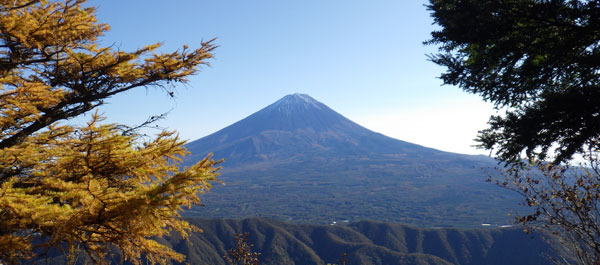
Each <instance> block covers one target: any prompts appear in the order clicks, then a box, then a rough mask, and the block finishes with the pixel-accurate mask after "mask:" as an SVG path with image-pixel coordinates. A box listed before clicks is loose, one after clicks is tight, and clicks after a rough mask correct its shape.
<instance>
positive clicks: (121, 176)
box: [0, 0, 218, 264]
mask: <svg viewBox="0 0 600 265" xmlns="http://www.w3.org/2000/svg"><path fill="white" fill-rule="evenodd" d="M84 2H85V1H84V0H64V1H43V0H39V1H38V0H0V250H1V251H0V263H18V262H20V261H22V260H23V259H27V258H31V257H33V256H34V255H35V250H37V249H45V248H57V247H58V248H61V249H66V250H67V251H68V253H70V256H73V255H76V254H77V253H79V252H81V251H83V252H84V253H86V254H87V255H88V256H89V257H90V258H91V260H92V261H94V262H96V263H105V262H106V260H105V257H106V254H107V252H108V251H109V250H110V249H114V248H116V249H118V250H120V251H121V253H122V255H123V258H124V259H126V260H128V261H130V262H132V263H134V264H139V263H140V262H141V260H142V258H143V259H144V260H147V261H149V262H150V263H163V264H164V263H167V262H169V261H170V260H182V259H183V256H182V255H180V254H178V253H175V252H174V251H173V250H171V249H170V248H168V247H166V246H163V245H161V244H159V243H158V242H157V241H155V240H154V239H155V238H157V237H160V236H163V235H165V234H168V233H171V232H179V233H181V234H182V235H183V236H185V235H187V233H189V232H190V231H193V230H194V229H196V228H194V227H192V226H191V225H190V224H188V223H187V222H185V221H184V220H182V219H181V218H180V212H181V210H182V208H183V207H189V206H191V205H193V204H197V203H200V198H199V197H198V194H200V193H203V192H205V191H207V190H208V189H209V188H210V187H211V185H210V182H211V181H214V180H216V176H217V171H218V166H217V163H218V162H215V161H213V160H212V159H211V158H210V157H208V158H206V159H204V160H202V161H200V162H198V163H197V164H195V165H193V166H190V167H188V168H185V169H182V168H181V167H180V164H179V162H181V158H182V156H184V155H185V154H186V151H185V149H184V147H183V144H184V142H183V141H181V140H179V139H178V137H177V136H176V134H175V133H173V132H162V133H160V134H159V135H157V136H156V137H155V138H153V139H148V138H143V137H141V136H140V135H138V134H136V133H131V131H127V132H126V131H124V129H123V126H120V125H118V124H105V123H102V120H103V119H102V117H101V116H99V115H97V114H93V115H92V118H91V121H89V122H88V123H87V124H85V125H81V126H75V125H64V124H61V123H60V121H61V120H66V119H69V118H73V117H76V116H79V115H81V114H84V113H86V112H89V111H91V110H92V109H94V108H95V107H97V106H100V105H102V104H103V103H104V101H105V100H106V99H107V98H109V97H111V96H112V95H115V94H117V93H121V92H124V91H127V90H130V89H134V88H139V87H151V86H157V87H160V88H163V89H165V90H167V92H169V89H171V86H169V84H172V83H181V82H186V77H187V76H189V75H192V74H194V73H196V72H197V70H198V67H199V66H201V65H203V64H206V60H207V59H210V58H211V57H212V55H211V51H212V50H213V49H214V46H213V45H212V43H211V41H208V42H204V43H202V44H201V46H200V48H198V49H189V48H188V47H183V48H182V49H181V50H178V51H175V52H172V53H163V54H156V53H152V52H153V50H156V49H157V48H158V47H159V45H158V44H153V45H149V46H146V47H144V48H141V49H139V50H136V51H133V52H124V51H119V50H114V49H112V48H111V47H101V46H99V45H98V42H97V39H98V37H100V36H101V35H102V33H103V32H105V31H106V30H108V28H109V27H108V25H106V24H101V23H98V22H97V21H96V18H95V16H94V9H93V8H87V7H84V6H83V4H84Z"/></svg>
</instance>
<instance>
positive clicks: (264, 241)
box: [29, 218, 564, 265]
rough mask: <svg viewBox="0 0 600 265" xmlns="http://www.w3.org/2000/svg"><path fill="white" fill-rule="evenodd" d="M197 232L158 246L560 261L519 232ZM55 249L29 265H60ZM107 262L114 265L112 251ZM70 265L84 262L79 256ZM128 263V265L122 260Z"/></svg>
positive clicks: (446, 262) (270, 224) (193, 259)
mask: <svg viewBox="0 0 600 265" xmlns="http://www.w3.org/2000/svg"><path fill="white" fill-rule="evenodd" d="M188 221H190V223H192V224H194V225H196V226H197V227H199V228H201V229H202V230H203V232H196V233H191V234H190V235H189V237H188V238H187V239H182V238H181V237H179V236H172V237H166V238H164V239H161V243H163V244H165V245H168V246H170V247H171V248H173V249H175V250H176V251H178V252H179V253H182V254H185V255H186V258H187V259H186V261H185V262H184V263H183V264H199V265H204V264H206V265H226V264H227V263H226V262H225V260H224V259H223V256H224V255H226V253H227V250H228V249H231V248H234V247H235V246H234V244H235V239H234V236H235V234H239V233H248V235H249V237H248V241H249V243H251V244H253V245H254V246H253V251H256V252H260V253H261V255H260V264H262V265H294V264H296V265H325V264H329V263H338V261H339V259H340V257H341V256H342V254H344V253H346V254H347V257H348V265H451V264H452V265H506V264H511V265H532V264H536V265H537V264H553V263H552V262H551V259H552V258H555V257H558V255H561V256H564V255H563V254H562V252H561V251H560V249H557V248H555V247H554V246H559V245H560V244H556V243H555V241H554V240H552V238H551V237H549V236H545V235H541V234H525V233H523V232H522V231H521V229H519V228H505V229H423V228H416V227H412V226H407V225H400V224H393V223H384V222H374V221H361V222H355V223H349V224H346V225H305V224H291V223H285V222H279V221H274V220H267V219H262V218H250V219H244V220H232V219H225V220H224V219H219V220H216V219H195V218H192V219H188ZM59 253H60V252H52V253H51V254H50V256H41V257H40V258H39V259H37V261H34V262H30V263H29V264H40V265H41V264H65V262H64V261H65V259H64V256H61V255H60V254H59ZM113 254H114V255H112V256H111V257H112V262H111V264H121V261H120V258H119V255H118V252H116V251H115V252H114V253H113ZM77 261H78V263H77V264H85V262H86V259H85V258H84V257H83V256H82V257H79V258H78V259H77ZM126 264H128V263H126Z"/></svg>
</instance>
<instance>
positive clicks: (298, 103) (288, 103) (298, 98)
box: [271, 93, 324, 110]
mask: <svg viewBox="0 0 600 265" xmlns="http://www.w3.org/2000/svg"><path fill="white" fill-rule="evenodd" d="M323 106H324V105H323V103H321V102H319V101H317V100H315V99H314V98H312V97H311V96H309V95H307V94H300V93H295V94H290V95H287V96H285V97H283V98H282V99H280V100H278V101H277V102H275V103H273V105H271V107H274V108H277V109H279V110H286V109H288V110H289V109H298V108H304V109H308V108H316V109H319V110H320V109H323Z"/></svg>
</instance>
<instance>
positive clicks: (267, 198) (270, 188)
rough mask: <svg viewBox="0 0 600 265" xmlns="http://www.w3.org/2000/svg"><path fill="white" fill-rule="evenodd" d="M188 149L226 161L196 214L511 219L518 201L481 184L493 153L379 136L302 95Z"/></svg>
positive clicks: (195, 156) (474, 221) (453, 222)
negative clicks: (453, 150) (220, 182)
mask: <svg viewBox="0 0 600 265" xmlns="http://www.w3.org/2000/svg"><path fill="white" fill-rule="evenodd" d="M407 126H410V125H407ZM187 147H188V149H189V150H190V151H191V153H192V155H191V156H190V157H189V158H188V160H187V163H192V162H195V161H197V160H199V159H201V158H202V157H204V156H205V155H206V154H207V153H208V152H213V153H214V154H215V158H224V159H225V161H226V162H225V163H224V164H223V166H224V170H223V177H222V179H223V180H224V181H225V183H226V185H224V186H218V187H216V188H215V189H214V190H213V191H211V193H209V194H207V195H206V196H205V204H206V206H205V207H201V208H195V209H193V210H192V211H190V214H191V215H194V216H203V217H236V218H239V217H251V216H267V217H273V218H279V219H282V220H291V221H311V222H320V223H325V222H330V221H333V220H345V219H348V220H360V219H377V220H384V221H393V222H403V223H412V224H419V225H426V226H447V225H450V226H476V225H479V224H481V223H490V222H492V223H499V224H504V223H508V222H510V221H511V220H510V217H508V216H507V213H508V212H509V211H514V210H513V208H514V207H513V206H514V205H517V202H516V197H515V196H513V195H511V194H509V193H507V192H505V191H503V190H501V189H499V188H497V187H495V186H493V185H491V184H489V183H485V181H484V180H485V178H486V177H487V175H488V174H494V172H493V170H491V168H492V167H494V166H495V162H494V161H493V160H492V159H489V158H486V157H482V156H470V155H461V154H455V153H448V152H442V151H439V150H435V149H431V148H426V147H423V146H419V145H416V144H412V143H408V142H404V141H401V140H396V139H393V138H390V137H387V136H384V135H382V134H379V133H376V132H373V131H370V130H368V129H366V128H364V127H362V126H360V125H358V124H356V123H354V122H352V121H351V120H349V119H347V118H345V117H344V116H342V115H340V114H339V113H337V112H335V111H333V110H332V109H330V108H329V107H327V106H326V105H324V104H322V103H320V102H318V101H316V100H315V99H313V98H311V97H310V96H307V95H302V94H293V95H288V96H285V97H284V98H282V99H280V100H279V101H277V102H275V103H273V104H271V105H269V106H267V107H265V108H264V109H262V110H260V111H258V112H256V113H254V114H252V115H250V116H248V117H247V118H245V119H243V120H241V121H239V122H236V123H234V124H232V125H230V126H228V127H226V128H224V129H222V130H220V131H218V132H216V133H214V134H211V135H209V136H206V137H204V138H201V139H199V140H196V141H193V142H190V143H189V144H188V145H187Z"/></svg>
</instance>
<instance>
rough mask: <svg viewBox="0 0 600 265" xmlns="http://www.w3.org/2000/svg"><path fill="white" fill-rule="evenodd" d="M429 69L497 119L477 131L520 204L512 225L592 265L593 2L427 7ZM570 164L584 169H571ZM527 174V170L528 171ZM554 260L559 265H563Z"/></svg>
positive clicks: (460, 0)
mask: <svg viewBox="0 0 600 265" xmlns="http://www.w3.org/2000/svg"><path fill="white" fill-rule="evenodd" d="M428 8H429V10H430V11H431V13H432V17H433V18H434V21H435V24H437V25H438V26H439V30H436V31H434V32H432V39H431V40H430V41H428V42H427V43H429V44H436V45H439V46H438V47H439V53H437V54H435V55H433V56H432V57H431V60H432V61H433V62H434V63H436V64H438V65H441V66H444V67H445V68H446V70H447V71H446V72H444V73H443V74H442V75H441V78H442V80H443V81H444V83H445V84H449V85H456V86H459V87H460V88H462V89H464V90H465V91H467V92H469V93H473V94H477V95H480V96H481V97H482V98H483V99H484V100H486V101H488V102H492V103H494V104H495V106H496V107H497V108H498V109H501V110H503V111H504V112H505V114H503V115H496V116H492V117H491V118H490V121H489V127H488V128H487V129H485V130H482V131H480V134H479V137H478V141H479V142H480V144H481V147H483V148H485V149H488V150H491V151H493V152H494V154H495V155H496V156H497V158H498V159H499V160H500V161H502V162H503V164H504V165H505V166H507V168H506V174H505V176H506V177H507V178H506V179H505V180H500V181H498V184H500V185H501V186H503V187H506V188H509V189H512V190H514V191H516V192H518V193H520V194H521V195H523V198H524V204H525V205H526V206H529V207H531V209H532V210H533V211H532V213H531V214H529V215H526V216H521V217H520V218H518V221H519V222H520V223H522V224H528V225H533V226H534V227H537V228H540V227H541V228H543V229H545V230H550V231H552V232H553V233H555V234H556V235H558V236H559V237H560V238H561V239H563V243H564V244H565V247H567V248H568V250H570V251H571V252H570V254H571V257H569V258H571V260H574V261H575V262H576V263H577V264H587V265H591V264H594V265H597V264H600V159H599V156H598V155H599V154H600V1H598V0H503V1H497V0H430V1H429V5H428ZM574 157H581V158H583V160H581V159H580V160H579V161H585V163H584V167H580V166H577V167H574V168H572V167H571V166H573V165H578V163H576V160H573V158H574ZM531 169H533V170H531ZM566 261H567V260H562V261H561V262H566Z"/></svg>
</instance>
